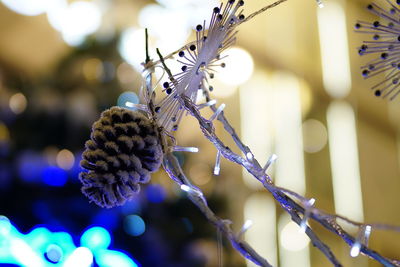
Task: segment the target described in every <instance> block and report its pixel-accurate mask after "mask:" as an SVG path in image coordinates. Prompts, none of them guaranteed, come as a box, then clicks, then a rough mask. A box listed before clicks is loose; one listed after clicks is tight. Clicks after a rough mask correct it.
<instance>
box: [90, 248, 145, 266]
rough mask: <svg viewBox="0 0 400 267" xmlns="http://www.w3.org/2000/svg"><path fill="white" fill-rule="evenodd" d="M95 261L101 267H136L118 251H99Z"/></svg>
mask: <svg viewBox="0 0 400 267" xmlns="http://www.w3.org/2000/svg"><path fill="white" fill-rule="evenodd" d="M96 261H97V263H98V264H99V265H102V266H118V267H137V266H138V265H137V264H136V263H135V262H134V261H133V260H132V259H130V258H129V257H128V256H126V255H125V254H124V253H122V252H119V251H110V250H108V251H101V252H99V253H98V254H97V257H96Z"/></svg>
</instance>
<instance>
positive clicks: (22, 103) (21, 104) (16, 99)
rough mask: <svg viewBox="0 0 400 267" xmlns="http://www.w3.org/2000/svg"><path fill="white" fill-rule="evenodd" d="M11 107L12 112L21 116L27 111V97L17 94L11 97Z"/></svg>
mask: <svg viewBox="0 0 400 267" xmlns="http://www.w3.org/2000/svg"><path fill="white" fill-rule="evenodd" d="M9 105H10V109H11V111H12V112H14V113H15V114H20V113H22V112H24V110H25V109H26V106H27V100H26V97H25V96H24V95H23V94H22V93H16V94H14V95H13V96H11V98H10V102H9Z"/></svg>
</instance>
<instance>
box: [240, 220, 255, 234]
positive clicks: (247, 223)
mask: <svg viewBox="0 0 400 267" xmlns="http://www.w3.org/2000/svg"><path fill="white" fill-rule="evenodd" d="M252 225H253V221H252V220H246V221H245V222H244V224H243V226H242V228H241V229H240V231H239V233H238V237H239V238H242V237H243V235H244V234H245V233H246V232H247V230H249V229H250V227H251V226H252Z"/></svg>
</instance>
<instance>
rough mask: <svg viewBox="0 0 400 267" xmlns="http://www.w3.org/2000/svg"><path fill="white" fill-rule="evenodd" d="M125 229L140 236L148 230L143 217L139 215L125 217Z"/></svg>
mask: <svg viewBox="0 0 400 267" xmlns="http://www.w3.org/2000/svg"><path fill="white" fill-rule="evenodd" d="M124 230H125V232H126V233H127V234H129V235H132V236H140V235H141V234H143V233H144V231H145V230H146V225H145V223H144V221H143V219H142V218H141V217H140V216H138V215H128V216H126V217H125V219H124Z"/></svg>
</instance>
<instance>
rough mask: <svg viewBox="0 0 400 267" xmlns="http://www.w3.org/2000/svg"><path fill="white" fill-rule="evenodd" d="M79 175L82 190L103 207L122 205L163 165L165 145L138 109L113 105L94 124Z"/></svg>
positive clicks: (151, 124) (152, 125)
mask: <svg viewBox="0 0 400 267" xmlns="http://www.w3.org/2000/svg"><path fill="white" fill-rule="evenodd" d="M85 147H86V149H85V151H84V152H83V154H82V157H83V159H82V161H81V166H82V167H83V168H84V169H86V170H87V172H81V173H80V175H79V179H80V180H81V182H82V184H83V187H82V192H83V194H85V195H86V196H87V197H88V198H89V199H90V201H91V202H95V203H96V204H97V205H99V206H101V207H107V208H111V207H115V206H121V205H123V204H124V203H125V201H126V200H129V199H131V198H132V197H133V196H134V194H135V193H138V192H139V190H140V185H139V183H147V182H148V181H149V180H150V173H152V172H154V171H157V170H158V169H159V168H160V165H161V161H162V155H163V153H162V148H161V145H160V142H159V139H158V137H157V131H156V128H155V125H154V124H153V123H152V122H151V121H150V120H149V119H148V118H146V117H145V116H144V115H143V114H142V113H140V112H139V111H130V110H127V109H124V108H120V107H112V108H111V109H109V110H106V111H104V112H103V113H102V114H101V117H100V119H99V120H98V121H96V122H95V123H94V124H93V127H92V133H91V136H90V140H88V141H87V142H86V144H85Z"/></svg>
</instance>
